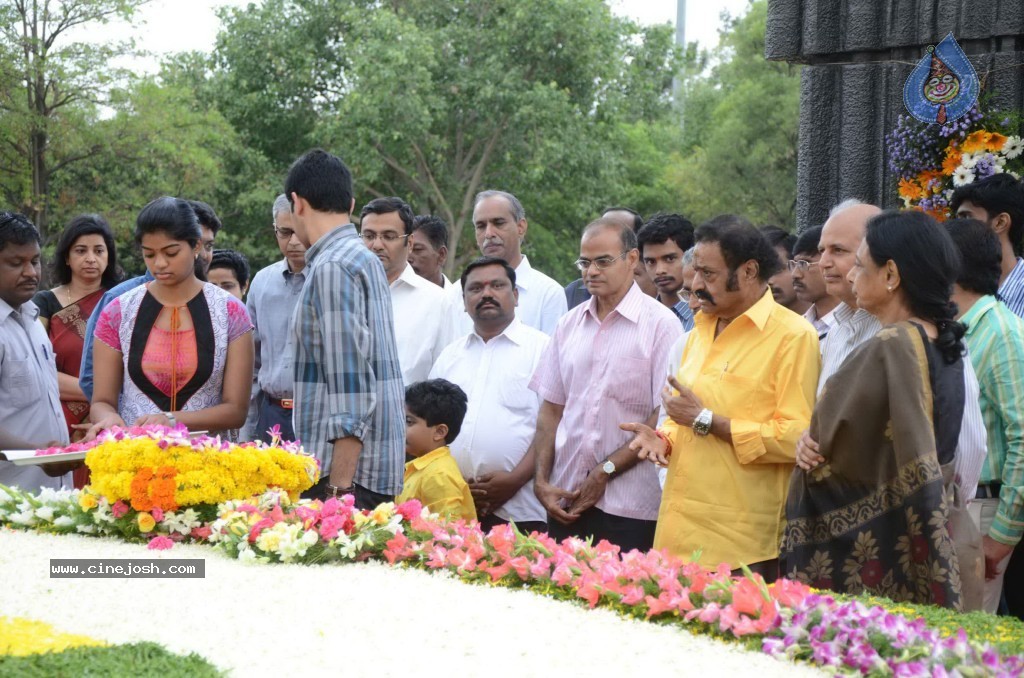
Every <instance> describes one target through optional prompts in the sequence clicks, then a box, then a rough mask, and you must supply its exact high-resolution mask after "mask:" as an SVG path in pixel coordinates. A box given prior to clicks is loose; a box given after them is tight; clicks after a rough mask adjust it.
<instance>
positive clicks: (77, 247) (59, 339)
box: [32, 214, 121, 440]
mask: <svg viewBox="0 0 1024 678" xmlns="http://www.w3.org/2000/svg"><path fill="white" fill-rule="evenodd" d="M50 266H51V269H52V271H51V273H52V276H53V280H54V281H55V282H57V283H59V284H58V286H57V287H54V288H53V289H52V290H43V291H42V292H39V293H37V294H36V296H35V297H34V298H33V299H32V301H34V302H35V304H36V306H38V307H39V320H40V322H42V323H43V327H45V328H46V331H47V334H48V335H49V337H50V343H51V344H53V353H54V357H55V358H56V361H57V379H58V386H59V387H60V404H61V406H62V407H63V409H64V419H65V420H66V421H67V423H68V429H69V431H68V433H69V434H71V439H72V440H74V439H75V437H76V435H75V434H77V437H79V438H80V437H81V432H78V431H75V430H74V428H73V426H74V425H75V424H80V423H82V422H83V421H85V418H86V417H88V416H89V399H88V398H86V397H85V394H84V393H82V389H81V388H80V387H79V385H78V368H79V366H80V365H81V363H82V346H83V344H84V340H85V323H86V321H87V320H88V319H89V316H90V315H91V314H92V310H93V308H94V307H95V306H96V303H97V302H98V301H99V300H100V297H102V296H103V292H104V291H106V290H108V289H110V288H111V287H113V286H114V285H116V284H117V283H118V282H119V281H120V278H121V276H120V275H119V273H120V271H119V269H118V266H117V246H116V245H115V244H114V234H113V232H112V231H111V230H110V225H109V224H108V223H107V222H106V220H105V219H104V218H103V217H101V216H99V215H98V214H83V215H81V216H77V217H75V218H74V219H72V220H71V221H70V222H69V223H68V225H67V227H66V228H65V229H64V232H63V233H61V236H60V240H58V241H57V249H56V251H55V252H54V254H53V260H52V263H51V265H50Z"/></svg>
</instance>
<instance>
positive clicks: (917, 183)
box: [885, 104, 1024, 221]
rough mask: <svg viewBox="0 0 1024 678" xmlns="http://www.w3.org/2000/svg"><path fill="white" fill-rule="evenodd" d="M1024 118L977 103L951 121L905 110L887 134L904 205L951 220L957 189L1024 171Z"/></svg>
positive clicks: (886, 139) (1018, 176) (890, 160)
mask: <svg viewBox="0 0 1024 678" xmlns="http://www.w3.org/2000/svg"><path fill="white" fill-rule="evenodd" d="M1020 130H1021V118H1020V116H1018V115H1007V114H1004V113H1000V112H999V111H996V110H992V111H989V112H987V113H983V112H982V111H981V110H980V109H979V107H978V105H977V104H976V105H975V106H974V107H973V108H972V109H971V110H970V111H968V112H967V114H966V115H964V117H962V118H960V119H959V120H954V121H952V122H949V123H947V124H945V125H939V124H935V123H932V124H927V123H923V122H920V121H919V120H916V119H915V118H913V117H911V116H909V115H901V116H899V118H898V119H897V123H896V127H895V129H893V131H892V132H890V133H889V134H888V135H886V137H885V143H886V146H887V147H888V152H889V169H890V171H891V172H892V173H893V175H895V177H896V179H897V181H898V190H899V196H900V198H901V199H902V200H903V206H904V207H906V208H910V209H916V210H920V211H922V212H926V213H928V214H929V215H931V216H932V217H934V218H936V219H938V220H940V221H945V220H946V219H947V218H949V217H950V216H951V215H950V213H949V204H950V200H951V199H952V197H953V189H955V188H956V187H958V186H964V185H966V184H970V183H973V182H974V181H977V180H979V179H984V178H986V177H990V176H992V175H993V174H998V173H1000V172H1008V173H1010V174H1011V175H1012V176H1014V177H1016V178H1020V174H1021V173H1022V172H1024V140H1022V139H1021V137H1020V136H1017V134H1018V133H1019V132H1020Z"/></svg>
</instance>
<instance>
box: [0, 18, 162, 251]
mask: <svg viewBox="0 0 1024 678" xmlns="http://www.w3.org/2000/svg"><path fill="white" fill-rule="evenodd" d="M144 2H145V0H3V1H2V2H0V85H2V86H0V177H2V182H0V187H2V190H3V193H4V197H5V199H6V200H7V202H8V203H10V204H12V205H16V206H18V208H19V209H21V210H22V211H23V212H25V213H26V214H28V216H30V217H31V218H32V220H33V221H34V222H35V223H36V225H37V226H38V227H39V229H40V231H41V232H42V233H43V235H44V236H49V235H51V234H52V233H51V231H52V229H51V226H50V220H49V212H50V210H51V208H52V206H53V203H54V201H55V198H56V196H55V194H54V190H53V187H54V185H55V182H56V181H57V180H58V178H59V177H60V175H61V173H63V172H66V171H68V170H70V169H71V168H72V167H74V166H75V165H76V164H79V163H81V162H83V161H86V160H88V159H90V158H93V157H95V156H97V155H98V154H100V153H102V152H103V150H104V148H105V146H106V144H107V143H108V142H109V141H110V139H109V138H106V137H104V136H102V135H98V134H96V131H97V128H96V123H97V121H98V115H99V111H100V108H99V104H102V103H104V102H105V99H106V93H107V90H108V89H109V87H110V86H111V85H112V84H114V83H115V82H116V81H117V80H118V79H119V78H121V77H123V75H124V74H123V73H122V72H119V71H118V70H117V69H115V68H114V67H112V66H111V65H110V64H111V61H112V59H113V58H114V57H116V56H120V55H123V54H126V53H127V52H128V51H130V49H131V45H130V44H124V43H103V44H99V43H92V42H86V41H83V40H72V39H70V37H69V33H70V32H72V31H78V33H79V34H82V33H83V32H84V30H85V29H86V28H87V27H94V26H98V25H102V24H105V23H107V22H108V21H110V20H111V19H130V18H131V17H132V15H133V13H134V11H135V10H136V9H137V8H138V7H139V6H140V5H142V4H143V3H144Z"/></svg>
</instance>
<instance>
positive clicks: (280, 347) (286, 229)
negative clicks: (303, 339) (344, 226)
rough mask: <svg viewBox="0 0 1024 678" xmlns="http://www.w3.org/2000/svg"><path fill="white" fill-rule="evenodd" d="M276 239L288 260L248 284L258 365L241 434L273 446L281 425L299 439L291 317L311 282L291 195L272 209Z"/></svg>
mask: <svg viewBox="0 0 1024 678" xmlns="http://www.w3.org/2000/svg"><path fill="white" fill-rule="evenodd" d="M271 218H272V219H273V226H274V239H275V240H276V241H277V248H278V249H279V250H280V251H281V256H282V257H283V259H281V261H278V262H276V263H273V264H271V265H270V266H267V267H266V268H264V269H262V270H261V271H259V272H258V273H257V274H256V275H255V276H254V277H253V279H252V284H251V285H250V286H249V299H248V301H247V302H246V306H247V307H248V309H249V317H250V318H251V319H252V324H253V325H254V326H255V328H256V329H255V330H254V331H253V339H254V340H255V342H256V362H255V365H254V383H253V389H252V393H253V395H252V402H251V404H250V407H249V418H248V419H247V420H246V422H245V429H243V431H242V436H243V438H245V439H247V440H262V441H264V442H270V438H271V437H270V434H269V433H267V431H269V430H270V429H271V427H273V426H275V425H276V426H280V430H281V435H282V436H283V437H284V439H285V440H295V430H294V429H293V428H292V410H293V397H294V394H295V392H294V385H295V376H294V374H293V369H294V361H295V333H294V332H293V331H292V327H291V319H292V316H293V315H294V313H295V305H296V304H297V303H298V302H299V295H300V294H302V286H303V285H304V284H305V282H306V246H305V245H303V244H302V242H300V241H299V237H298V236H297V235H296V234H295V223H294V221H293V219H294V217H293V216H292V207H291V203H289V202H288V196H286V195H285V194H283V193H282V194H281V195H279V196H277V199H276V200H274V206H273V207H272V208H271Z"/></svg>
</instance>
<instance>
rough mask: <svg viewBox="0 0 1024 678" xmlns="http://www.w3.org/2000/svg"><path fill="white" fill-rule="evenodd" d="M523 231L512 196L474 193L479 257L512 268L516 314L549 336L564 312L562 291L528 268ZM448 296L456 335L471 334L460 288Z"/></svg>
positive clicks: (520, 213)
mask: <svg viewBox="0 0 1024 678" xmlns="http://www.w3.org/2000/svg"><path fill="white" fill-rule="evenodd" d="M526 228H527V223H526V211H525V210H524V209H523V205H522V203H520V202H519V199H518V198H516V197H515V196H514V195H512V194H511V193H506V192H505V191H482V192H481V193H477V195H476V199H475V201H474V204H473V229H474V231H475V233H476V244H477V246H478V247H479V248H480V252H481V254H483V255H484V256H485V257H497V258H499V259H504V260H505V261H506V262H508V264H509V266H511V267H512V268H513V269H515V272H516V290H517V291H518V292H519V306H518V310H517V311H516V315H517V316H518V317H519V319H520V320H521V321H523V322H524V323H525V324H527V325H529V326H530V327H532V328H534V329H538V330H540V331H541V332H543V333H544V334H547V335H551V333H553V332H554V331H555V327H556V326H557V325H558V321H559V319H560V318H561V317H562V316H563V315H565V312H566V310H567V309H568V305H567V304H566V300H565V290H564V289H563V288H562V286H561V285H559V284H558V283H557V282H555V281H554V280H552V279H551V278H549V277H548V276H546V275H544V274H543V273H541V272H540V271H538V270H537V269H535V268H533V267H532V266H530V261H529V260H528V259H527V258H526V255H524V254H523V250H522V245H523V238H524V237H525V236H526ZM449 294H450V295H451V296H450V297H449V300H450V304H451V311H452V316H453V318H454V320H453V325H454V326H455V333H456V335H461V334H465V333H467V332H470V331H472V329H473V320H472V318H470V317H469V314H467V313H466V310H465V308H464V307H463V304H462V288H461V286H460V285H452V287H451V290H450V291H449Z"/></svg>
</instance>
